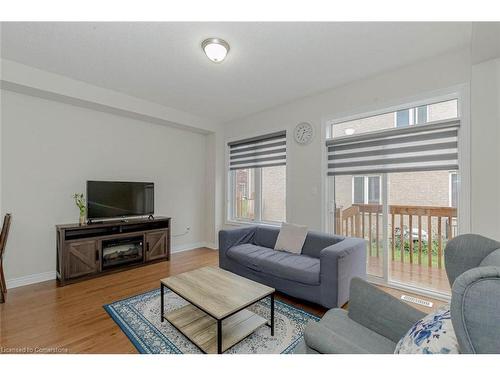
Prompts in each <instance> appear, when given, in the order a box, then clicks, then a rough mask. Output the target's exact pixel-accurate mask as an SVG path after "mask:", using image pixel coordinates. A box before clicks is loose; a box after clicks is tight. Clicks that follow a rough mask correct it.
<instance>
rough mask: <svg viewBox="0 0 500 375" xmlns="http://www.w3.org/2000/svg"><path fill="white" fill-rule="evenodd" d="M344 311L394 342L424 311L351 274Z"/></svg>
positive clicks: (423, 314)
mask: <svg viewBox="0 0 500 375" xmlns="http://www.w3.org/2000/svg"><path fill="white" fill-rule="evenodd" d="M348 315H349V318H351V319H352V320H354V321H355V322H357V323H359V324H361V325H363V326H365V327H366V328H369V329H371V330H372V331H375V332H377V333H378V334H380V335H382V336H385V337H387V338H388V339H389V340H392V341H394V342H398V341H399V340H400V339H401V337H403V336H404V335H405V334H406V333H407V332H408V330H409V329H410V328H411V326H412V325H413V324H414V323H415V322H416V321H417V320H419V319H422V318H423V317H424V316H425V313H423V312H422V311H420V310H417V309H415V308H413V307H411V306H410V305H408V304H407V303H405V302H402V301H400V300H398V299H397V298H395V297H393V296H391V295H390V294H388V293H385V292H384V291H382V290H381V289H379V288H377V287H376V286H374V285H371V284H370V283H368V282H366V281H364V280H361V279H359V278H354V279H352V280H351V299H350V301H349V312H348Z"/></svg>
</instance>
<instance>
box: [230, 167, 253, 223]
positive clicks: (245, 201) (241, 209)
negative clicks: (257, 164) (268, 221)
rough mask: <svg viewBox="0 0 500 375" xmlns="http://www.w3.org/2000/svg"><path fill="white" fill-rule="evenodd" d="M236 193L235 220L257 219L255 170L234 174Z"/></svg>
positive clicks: (237, 171)
mask: <svg viewBox="0 0 500 375" xmlns="http://www.w3.org/2000/svg"><path fill="white" fill-rule="evenodd" d="M232 173H233V174H234V177H233V183H234V186H233V191H234V202H233V204H234V208H233V212H234V218H235V219H245V220H254V219H255V169H237V170H235V171H233V172H232Z"/></svg>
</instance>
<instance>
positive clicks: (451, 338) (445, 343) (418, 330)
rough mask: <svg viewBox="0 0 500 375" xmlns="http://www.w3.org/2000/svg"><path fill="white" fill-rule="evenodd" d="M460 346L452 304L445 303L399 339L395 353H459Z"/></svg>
mask: <svg viewBox="0 0 500 375" xmlns="http://www.w3.org/2000/svg"><path fill="white" fill-rule="evenodd" d="M458 353H459V347H458V341H457V337H456V336H455V330H454V329H453V324H451V315H450V305H444V306H442V307H440V308H439V309H438V310H437V311H435V312H433V313H432V314H429V315H427V316H425V317H423V318H422V319H420V320H419V321H418V322H416V323H415V324H414V325H413V327H411V328H410V330H409V331H408V332H407V333H406V335H404V336H403V338H401V340H399V342H398V344H397V345H396V350H395V351H394V354H458Z"/></svg>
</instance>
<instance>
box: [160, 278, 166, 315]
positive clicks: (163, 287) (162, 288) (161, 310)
mask: <svg viewBox="0 0 500 375" xmlns="http://www.w3.org/2000/svg"><path fill="white" fill-rule="evenodd" d="M160 285H161V304H160V315H161V322H163V320H165V318H164V317H163V305H164V301H163V291H164V289H165V286H164V285H163V283H160Z"/></svg>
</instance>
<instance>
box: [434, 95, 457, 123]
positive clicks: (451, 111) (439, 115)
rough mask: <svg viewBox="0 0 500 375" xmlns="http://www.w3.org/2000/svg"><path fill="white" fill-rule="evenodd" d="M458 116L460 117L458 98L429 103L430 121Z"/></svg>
mask: <svg viewBox="0 0 500 375" xmlns="http://www.w3.org/2000/svg"><path fill="white" fill-rule="evenodd" d="M456 117H458V101H457V100H456V99H453V100H448V101H446V102H441V103H435V104H430V105H429V118H428V121H429V122H432V121H440V120H446V119H450V118H456Z"/></svg>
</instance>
